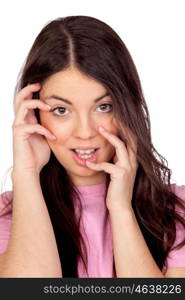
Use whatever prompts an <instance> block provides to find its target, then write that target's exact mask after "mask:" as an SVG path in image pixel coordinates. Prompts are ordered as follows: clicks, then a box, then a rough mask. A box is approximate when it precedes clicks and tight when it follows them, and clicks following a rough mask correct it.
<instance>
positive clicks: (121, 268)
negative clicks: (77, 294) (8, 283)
mask: <svg viewBox="0 0 185 300" xmlns="http://www.w3.org/2000/svg"><path fill="white" fill-rule="evenodd" d="M36 83H39V84H36ZM15 91H16V93H15V103H14V109H15V119H14V122H13V126H12V129H13V170H12V185H13V189H12V191H7V192H5V193H3V194H2V195H1V217H0V225H1V226H0V250H1V255H0V277H185V237H184V232H185V230H184V228H185V217H184V214H185V206H184V199H185V186H176V185H175V184H171V170H170V169H169V168H168V167H167V166H166V164H165V162H166V160H165V159H164V158H163V157H162V156H161V155H160V154H159V153H158V152H157V151H156V149H155V148H154V146H153V144H152V141H151V132H150V118H149V113H148V109H147V106H146V103H145V99H144V97H143V94H142V88H141V84H140V80H139V77H138V74H137V70H136V68H135V65H134V63H133V60H132V58H131V56H130V54H129V52H128V50H127V48H126V46H125V45H124V43H123V41H122V40H121V39H120V37H119V36H118V35H117V34H116V32H115V31H114V30H113V29H112V28H111V27H110V26H108V25H107V24H105V23H104V22H102V21H100V20H97V19H96V18H93V17H88V16H68V17H65V18H58V19H56V20H53V21H51V22H49V23H48V24H47V25H46V26H45V27H44V28H43V29H42V30H41V32H40V33H39V35H38V36H37V38H36V40H35V42H34V44H33V46H32V48H31V50H30V52H29V54H28V57H27V59H26V62H25V65H24V67H23V69H22V72H21V76H20V79H19V81H18V84H17V86H16V90H15ZM101 128H103V129H104V130H103V129H101Z"/></svg>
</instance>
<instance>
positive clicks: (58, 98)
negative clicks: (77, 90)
mask: <svg viewBox="0 0 185 300" xmlns="http://www.w3.org/2000/svg"><path fill="white" fill-rule="evenodd" d="M107 96H110V93H106V94H104V95H102V96H100V97H98V98H96V99H94V103H97V102H98V101H100V100H101V99H103V98H104V97H107ZM51 98H52V99H56V100H60V101H63V102H65V103H67V104H70V105H73V103H72V102H71V101H69V100H68V99H64V98H62V97H59V96H57V95H51V96H48V97H46V98H44V100H47V99H51Z"/></svg>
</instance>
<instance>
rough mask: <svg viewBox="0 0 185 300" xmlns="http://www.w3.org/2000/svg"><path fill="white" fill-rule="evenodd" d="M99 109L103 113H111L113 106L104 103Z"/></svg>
mask: <svg viewBox="0 0 185 300" xmlns="http://www.w3.org/2000/svg"><path fill="white" fill-rule="evenodd" d="M99 107H100V108H101V111H103V112H111V111H112V104H109V103H103V104H101V105H100V106H99ZM107 107H109V109H108V110H107Z"/></svg>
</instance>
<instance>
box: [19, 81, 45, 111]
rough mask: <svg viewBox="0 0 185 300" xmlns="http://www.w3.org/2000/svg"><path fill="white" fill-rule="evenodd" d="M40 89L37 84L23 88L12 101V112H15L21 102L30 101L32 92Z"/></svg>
mask: <svg viewBox="0 0 185 300" xmlns="http://www.w3.org/2000/svg"><path fill="white" fill-rule="evenodd" d="M40 88H41V85H40V84H39V83H37V84H36V83H34V84H29V85H27V86H25V87H24V88H23V89H22V90H21V91H20V92H19V93H18V94H17V95H16V97H15V99H14V111H15V112H16V111H17V110H18V108H19V106H20V104H21V102H22V101H24V100H27V99H31V98H32V95H33V93H34V92H36V91H38V90H39V89H40Z"/></svg>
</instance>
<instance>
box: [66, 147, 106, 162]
mask: <svg viewBox="0 0 185 300" xmlns="http://www.w3.org/2000/svg"><path fill="white" fill-rule="evenodd" d="M99 150H100V149H97V150H96V151H95V152H94V153H93V154H92V155H91V157H89V158H81V157H79V156H78V154H77V153H76V152H75V151H73V150H71V152H72V157H73V159H74V160H75V161H76V162H77V163H78V164H79V165H80V166H86V161H92V162H96V160H97V156H98V153H99Z"/></svg>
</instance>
